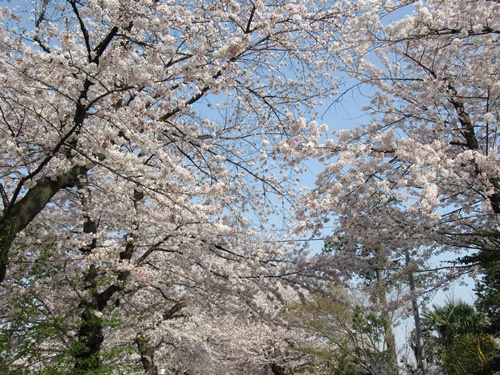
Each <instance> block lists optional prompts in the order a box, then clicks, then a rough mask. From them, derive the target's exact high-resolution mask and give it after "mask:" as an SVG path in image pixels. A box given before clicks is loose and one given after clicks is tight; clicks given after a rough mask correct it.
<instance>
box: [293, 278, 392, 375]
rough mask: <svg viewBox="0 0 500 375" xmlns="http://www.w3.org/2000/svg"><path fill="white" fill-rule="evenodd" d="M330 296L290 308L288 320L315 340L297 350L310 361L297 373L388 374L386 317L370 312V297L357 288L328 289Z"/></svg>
mask: <svg viewBox="0 0 500 375" xmlns="http://www.w3.org/2000/svg"><path fill="white" fill-rule="evenodd" d="M329 292H330V293H331V295H324V294H316V295H313V296H312V297H311V298H310V299H309V300H308V301H307V303H306V304H295V305H292V308H291V309H290V312H289V313H288V316H289V319H290V320H291V321H292V322H295V324H299V325H300V326H301V327H303V329H304V330H305V331H306V332H309V333H310V334H312V335H313V337H315V340H316V345H315V346H314V345H312V346H310V347H308V348H300V347H298V348H296V350H299V351H300V350H301V351H304V352H305V353H307V354H309V356H310V361H309V362H305V363H304V365H303V366H301V367H299V368H297V369H296V372H297V373H302V372H301V371H303V373H307V374H309V373H315V374H323V373H324V374H351V375H368V374H390V373H392V372H393V371H394V368H393V358H392V354H393V353H392V352H391V351H390V350H388V349H387V338H386V327H385V324H386V323H385V316H383V315H381V314H380V313H379V312H377V311H376V310H375V309H373V302H372V298H371V296H369V295H367V293H366V291H364V290H360V288H359V287H356V286H353V285H351V286H349V287H348V288H344V287H340V286H331V285H330V287H329Z"/></svg>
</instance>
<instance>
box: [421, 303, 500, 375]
mask: <svg viewBox="0 0 500 375" xmlns="http://www.w3.org/2000/svg"><path fill="white" fill-rule="evenodd" d="M422 326H423V331H424V335H425V336H426V340H425V341H426V344H427V350H428V352H429V354H430V355H429V360H430V361H431V362H434V364H437V365H439V366H440V367H441V368H442V371H443V373H444V374H445V375H452V374H453V375H462V374H463V375H470V374H483V373H485V372H484V371H485V370H486V369H487V368H488V369H489V368H490V364H491V363H492V362H493V361H494V360H495V358H496V357H498V356H499V354H500V350H499V346H498V344H497V343H496V342H495V340H494V339H493V337H491V336H490V335H489V334H488V333H487V329H488V326H489V324H488V320H487V318H486V316H485V315H484V314H483V313H481V312H478V311H477V310H476V309H475V308H474V307H473V306H471V305H469V304H468V303H466V302H463V301H457V302H453V301H451V302H448V303H447V304H446V305H444V306H441V307H438V306H433V309H432V311H430V312H428V313H427V314H424V317H423V319H422Z"/></svg>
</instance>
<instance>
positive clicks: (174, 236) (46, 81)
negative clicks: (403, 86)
mask: <svg viewBox="0 0 500 375" xmlns="http://www.w3.org/2000/svg"><path fill="white" fill-rule="evenodd" d="M356 7H358V4H341V3H338V4H337V3H328V2H326V3H324V2H309V3H308V4H307V5H306V4H304V3H303V2H301V1H295V0H290V1H289V0H285V1H280V2H268V1H246V0H242V1H226V0H221V1H201V2H192V1H183V0H179V1H177V0H176V1H171V2H163V1H153V0H151V1H147V0H146V1H140V2H136V1H128V0H121V1H115V0H99V1H93V0H92V1H90V0H89V1H76V0H66V1H64V0H59V1H55V0H52V1H49V0H40V1H34V2H27V3H21V2H16V3H15V4H10V6H7V7H3V8H1V18H2V21H1V25H0V55H1V57H0V72H1V73H0V81H1V87H2V88H1V90H0V113H1V117H0V134H1V137H2V143H1V145H0V148H1V154H2V163H1V165H0V171H1V175H0V192H1V196H2V215H1V217H0V282H1V287H0V299H1V300H2V308H1V319H2V320H1V323H0V324H1V326H2V334H3V336H2V357H3V359H2V366H4V367H5V368H8V369H10V371H12V373H15V372H16V371H17V372H19V373H24V372H25V371H28V370H27V369H30V370H29V371H31V372H33V371H35V372H36V371H38V372H42V371H49V372H50V371H52V372H56V373H74V374H83V373H92V374H96V373H98V372H99V371H101V372H106V371H111V370H112V369H113V368H115V369H117V368H127V366H129V368H128V369H127V371H128V373H134V372H139V373H144V372H145V373H148V374H156V373H157V371H158V366H159V362H160V360H167V359H166V358H167V357H166V356H167V354H168V353H171V352H173V353H174V354H173V355H174V357H175V356H177V355H179V353H177V352H176V351H175V350H174V349H175V348H183V350H185V351H186V352H187V353H198V354H199V355H200V356H201V354H200V353H206V356H207V357H208V358H212V362H211V363H215V362H214V361H213V358H215V357H213V355H214V350H213V347H214V346H212V344H210V345H208V344H206V343H204V342H203V343H202V339H205V340H211V339H212V338H213V337H219V338H220V337H222V336H224V335H227V332H225V333H224V332H223V331H221V332H219V333H218V334H217V335H215V334H213V333H210V334H207V335H205V336H204V335H203V334H202V333H200V332H198V331H203V330H209V331H210V330H211V331H214V330H217V329H219V330H224V329H225V328H224V326H225V325H226V324H227V325H228V326H232V325H235V323H234V324H233V323H231V322H233V321H237V322H238V324H240V325H241V324H242V323H241V322H244V321H245V320H244V319H245V317H246V319H248V320H247V323H248V324H250V323H252V324H260V325H261V326H262V327H265V326H266V324H271V323H269V322H271V321H272V320H273V319H271V318H272V316H274V315H273V314H270V313H267V311H268V310H269V309H271V310H273V311H274V310H276V309H278V310H279V306H280V305H281V304H282V303H284V302H285V301H286V298H285V297H283V296H282V295H283V293H281V292H280V290H279V288H278V285H281V284H280V283H283V285H284V286H283V288H285V287H289V286H286V285H292V286H295V287H296V288H299V287H300V286H302V285H305V284H307V283H308V281H307V280H308V278H309V277H310V276H315V275H318V274H319V273H320V271H319V270H318V269H317V268H315V266H314V265H313V264H312V263H311V262H309V260H308V259H307V258H305V257H304V256H300V257H298V258H295V259H293V253H292V252H291V249H292V248H293V245H288V244H287V243H281V245H280V243H278V242H276V239H278V238H281V237H283V236H286V233H285V232H284V231H281V229H282V228H280V227H279V226H276V224H275V223H272V222H270V221H275V222H277V221H283V222H285V223H286V221H285V219H284V218H283V216H284V214H285V213H286V212H287V210H288V207H289V206H290V205H291V204H292V203H293V202H294V200H295V198H296V191H295V190H294V188H293V186H292V185H291V184H289V183H288V182H293V181H294V180H295V177H294V174H296V173H298V172H300V171H299V170H298V169H297V167H296V166H292V167H290V168H289V170H287V169H284V168H283V165H286V163H281V162H280V155H279V150H277V149H276V148H275V147H274V146H275V145H276V144H279V143H280V142H282V140H284V139H288V138H290V137H293V134H294V130H293V129H294V128H295V119H298V118H302V117H304V116H309V117H310V118H314V116H315V113H314V107H315V106H316V105H317V104H318V103H319V102H318V101H319V100H321V98H323V97H328V96H329V95H331V94H332V93H333V90H334V89H335V81H334V78H333V76H332V74H333V72H334V71H335V69H334V64H335V61H334V59H333V58H332V57H333V55H332V54H331V50H330V45H329V41H330V40H332V39H333V34H335V33H336V32H337V25H338V24H339V23H340V21H341V20H342V19H344V18H345V15H346V14H350V13H352V12H354V10H355V9H356ZM351 8H352V9H351ZM287 168H288V167H287ZM285 174H286V176H285ZM273 225H274V226H275V227H273ZM284 229H286V228H284ZM276 233H278V235H276ZM277 280H281V281H280V283H278V282H277ZM251 316H253V317H254V318H253V320H252V319H250V318H249V317H251ZM226 321H227V322H229V323H226ZM266 322H267V323H266ZM197 330H198V331H197ZM195 331H196V335H195V334H194V333H193V332H195ZM188 332H190V333H193V334H192V335H190V334H187V333H188ZM262 332H268V335H269V336H273V334H274V333H273V332H272V330H270V329H268V330H266V329H264V328H262ZM183 333H186V334H185V335H184V334H183ZM262 334H264V333H262ZM246 335H247V336H246V339H247V340H251V339H252V337H251V336H250V335H249V334H248V333H246ZM237 337H238V338H240V339H241V340H242V341H244V340H243V337H242V335H240V336H238V335H237ZM216 341H217V340H216ZM262 341H265V340H264V339H262ZM235 342H236V340H235ZM202 344H203V345H202ZM238 345H239V346H240V347H244V346H245V344H244V343H239V344H238ZM280 345H281V344H280ZM219 347H220V348H222V345H219ZM166 348H168V349H170V351H169V350H167V349H166ZM198 348H203V350H198ZM211 348H212V349H211ZM179 350H180V349H179ZM221 350H222V349H221ZM224 353H225V352H224ZM218 354H219V355H222V353H218ZM162 356H163V357H162ZM271 357H272V356H271ZM130 358H132V359H133V360H131V359H130ZM134 358H135V359H134ZM200 358H201V357H192V358H190V359H189V361H187V360H186V359H185V360H184V363H191V364H193V365H194V364H195V363H197V362H196V361H198V360H200V361H201V359H200ZM259 358H261V360H262V363H261V364H262V365H265V362H266V359H265V358H264V356H261V357H259ZM279 361H280V360H279V359H276V358H268V359H267V362H268V364H269V365H273V364H274V365H276V366H278V365H279ZM209 362H210V361H204V363H209ZM110 366H111V367H110ZM113 366H114V367H113ZM199 366H201V365H199ZM123 371H125V370H123ZM207 371H208V370H207ZM214 371H215V370H214ZM205 373H209V372H205ZM219 373H220V372H219Z"/></svg>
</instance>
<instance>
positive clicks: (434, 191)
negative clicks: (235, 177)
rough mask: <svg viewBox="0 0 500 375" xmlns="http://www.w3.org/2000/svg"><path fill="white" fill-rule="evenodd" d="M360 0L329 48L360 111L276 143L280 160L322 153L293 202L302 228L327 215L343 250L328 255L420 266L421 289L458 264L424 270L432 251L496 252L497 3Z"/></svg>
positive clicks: (360, 263)
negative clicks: (356, 94) (338, 127)
mask: <svg viewBox="0 0 500 375" xmlns="http://www.w3.org/2000/svg"><path fill="white" fill-rule="evenodd" d="M360 4H364V9H363V10H362V11H360V12H359V13H358V16H357V17H356V18H352V19H347V20H346V22H345V24H344V26H343V28H342V31H343V35H342V36H341V37H339V38H338V39H335V41H333V42H332V49H337V51H339V54H340V58H339V60H340V61H339V63H340V64H341V65H342V66H343V68H342V71H343V72H344V73H345V75H346V79H348V80H347V82H348V83H349V86H348V88H347V89H346V91H345V92H344V93H341V94H340V95H339V98H338V100H339V101H340V100H342V99H343V98H344V97H345V96H346V95H347V94H348V93H350V92H352V91H353V90H359V91H360V92H362V93H364V95H366V97H368V98H369V104H368V105H366V106H365V107H364V110H365V111H366V113H367V114H369V115H370V116H371V121H370V122H369V123H365V124H360V126H358V127H356V128H355V129H353V130H344V131H338V132H335V133H333V136H328V135H327V134H326V133H322V134H318V133H319V130H318V127H317V125H316V124H315V123H308V122H307V121H302V122H301V123H300V124H299V125H298V130H297V134H298V135H297V137H295V138H294V139H292V140H286V141H284V143H283V144H282V145H281V146H280V149H281V150H283V151H285V152H287V151H288V155H289V157H288V158H289V161H290V163H297V162H298V161H299V160H301V158H303V157H306V158H307V157H314V158H320V159H321V160H323V161H324V164H325V167H324V170H323V172H322V173H321V174H319V175H318V179H317V188H316V189H315V190H314V192H313V193H312V194H311V195H310V197H309V198H308V199H307V201H306V202H305V204H304V209H303V210H302V212H300V213H299V218H300V219H301V220H302V221H303V225H302V229H303V230H310V229H311V228H312V229H315V230H317V231H320V230H321V229H320V228H322V227H324V223H325V222H327V221H328V220H331V221H332V222H333V226H334V228H335V229H334V232H335V233H334V235H333V238H332V239H331V241H332V242H334V243H339V244H341V247H342V249H344V250H345V251H338V252H336V253H335V254H334V255H333V256H332V258H331V259H330V261H331V264H332V267H336V268H337V269H338V267H337V265H339V264H341V265H343V269H344V271H345V272H344V275H346V276H355V275H357V274H359V273H362V272H365V271H367V270H370V269H371V270H373V269H374V268H376V269H383V270H386V272H387V274H388V275H390V277H391V278H392V279H393V280H407V277H408V276H407V275H408V272H420V274H421V275H427V276H430V278H428V279H427V281H428V282H427V283H426V285H425V288H424V289H432V288H433V287H440V286H443V285H444V284H443V283H444V282H445V281H446V280H447V279H450V278H454V277H455V276H457V272H458V269H457V268H453V267H446V266H450V264H447V265H445V267H444V268H446V270H442V271H443V272H439V271H438V270H437V269H429V267H428V261H429V260H433V259H435V257H436V256H437V255H439V254H442V253H445V252H455V253H457V254H458V255H459V256H460V255H462V256H463V255H466V254H470V253H471V252H474V251H476V250H482V249H486V250H487V251H490V252H498V225H499V222H498V220H499V216H498V214H499V213H500V205H499V198H500V185H499V181H500V180H499V179H500V170H499V165H500V164H499V156H498V135H499V133H498V132H499V128H498V120H499V116H500V112H499V98H500V97H499V95H500V86H499V83H498V72H499V67H500V66H499V60H498V35H499V30H500V24H499V19H500V17H499V15H500V5H499V3H498V1H481V0H480V1H458V0H457V1H453V0H452V1H446V2H443V1H432V0H430V1H397V2H382V1H380V2H377V1H369V2H368V1H367V2H360ZM394 19H396V20H394ZM309 218H312V219H313V220H314V221H315V222H316V223H317V226H316V227H314V226H312V224H311V222H310V221H309V220H308V219H309ZM328 225H331V224H328ZM318 228H319V229H318ZM407 251H408V252H409V253H410V255H411V259H412V260H411V261H410V262H408V264H407V265H405V263H406V262H405V253H406V252H407ZM326 261H328V260H327V259H326V258H325V262H326ZM389 271H390V272H389ZM445 271H446V272H445ZM440 276H442V277H440ZM393 302H397V301H393ZM388 304H389V305H391V301H388Z"/></svg>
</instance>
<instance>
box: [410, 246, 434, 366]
mask: <svg viewBox="0 0 500 375" xmlns="http://www.w3.org/2000/svg"><path fill="white" fill-rule="evenodd" d="M405 257H406V265H407V266H408V265H409V264H410V252H409V251H408V249H406V254H405ZM408 281H409V283H410V291H411V293H414V292H415V280H414V279H413V273H412V272H410V273H409V275H408ZM411 304H412V308H413V317H414V319H415V332H416V334H417V348H418V358H417V362H418V363H419V365H420V368H421V369H422V375H429V371H428V370H427V358H426V355H425V346H424V337H423V335H422V327H421V324H420V314H419V311H418V304H417V299H416V297H415V296H414V295H412V297H411Z"/></svg>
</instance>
